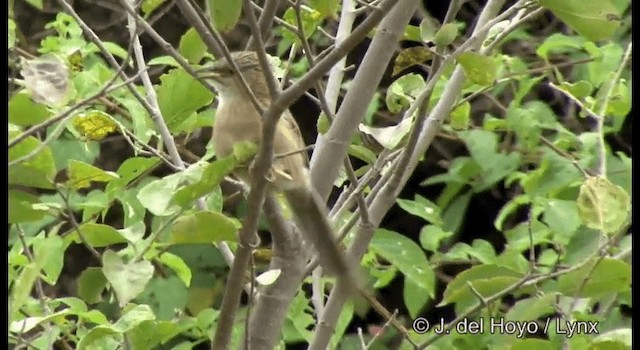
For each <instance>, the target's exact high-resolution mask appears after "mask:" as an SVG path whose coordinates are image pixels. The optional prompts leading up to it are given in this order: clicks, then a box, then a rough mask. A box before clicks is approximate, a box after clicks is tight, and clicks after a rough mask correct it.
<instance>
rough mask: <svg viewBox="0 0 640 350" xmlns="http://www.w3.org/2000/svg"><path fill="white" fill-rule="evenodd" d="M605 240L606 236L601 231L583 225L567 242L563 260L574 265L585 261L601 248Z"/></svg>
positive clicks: (568, 264)
mask: <svg viewBox="0 0 640 350" xmlns="http://www.w3.org/2000/svg"><path fill="white" fill-rule="evenodd" d="M603 240H604V236H603V235H602V234H601V233H600V232H598V231H596V230H593V229H590V228H587V227H584V226H582V227H581V228H580V229H578V231H577V232H576V233H575V234H574V235H573V237H571V240H569V242H568V243H567V246H566V247H565V252H566V253H565V256H564V258H563V260H562V262H563V263H564V264H567V266H572V265H575V264H578V263H580V262H582V261H584V260H585V259H587V258H589V257H591V256H593V255H594V254H595V253H596V252H597V251H598V249H600V245H601V244H603V243H604V242H603Z"/></svg>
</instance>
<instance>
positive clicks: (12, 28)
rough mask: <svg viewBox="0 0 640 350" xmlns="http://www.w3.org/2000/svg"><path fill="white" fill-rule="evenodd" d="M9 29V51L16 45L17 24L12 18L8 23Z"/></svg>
mask: <svg viewBox="0 0 640 350" xmlns="http://www.w3.org/2000/svg"><path fill="white" fill-rule="evenodd" d="M8 28H9V46H8V48H9V50H11V49H12V48H13V47H14V46H15V45H16V22H14V21H13V20H12V19H11V18H9V23H8Z"/></svg>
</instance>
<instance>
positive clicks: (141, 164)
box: [105, 157, 160, 196]
mask: <svg viewBox="0 0 640 350" xmlns="http://www.w3.org/2000/svg"><path fill="white" fill-rule="evenodd" d="M159 163H160V159H158V158H156V157H151V158H143V157H132V158H128V159H127V160H125V161H124V162H123V163H122V164H120V167H119V168H118V171H116V173H117V174H118V178H116V179H113V180H111V181H109V183H108V184H107V187H106V189H105V192H106V193H107V194H108V195H109V196H112V195H114V194H115V193H117V192H119V191H120V190H122V189H124V188H125V186H127V185H128V184H129V183H131V181H133V180H135V179H136V178H138V177H139V176H141V175H143V174H144V173H145V172H146V171H147V170H149V169H151V168H152V167H154V166H156V165H157V164H159Z"/></svg>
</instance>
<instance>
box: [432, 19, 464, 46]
mask: <svg viewBox="0 0 640 350" xmlns="http://www.w3.org/2000/svg"><path fill="white" fill-rule="evenodd" d="M457 37H458V25H457V24H455V23H447V24H445V25H443V26H442V27H440V29H438V32H436V34H435V36H434V37H433V43H434V44H436V46H437V47H446V46H447V45H449V44H451V43H452V42H453V41H454V40H456V38H457Z"/></svg>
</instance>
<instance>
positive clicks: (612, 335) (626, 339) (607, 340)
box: [589, 328, 633, 350]
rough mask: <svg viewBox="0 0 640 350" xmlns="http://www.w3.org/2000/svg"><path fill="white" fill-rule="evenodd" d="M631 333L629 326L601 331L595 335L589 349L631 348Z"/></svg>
mask: <svg viewBox="0 0 640 350" xmlns="http://www.w3.org/2000/svg"><path fill="white" fill-rule="evenodd" d="M632 335H633V331H632V329H631V328H619V329H614V330H611V331H608V332H606V333H602V334H600V335H598V336H596V337H595V339H594V340H593V343H592V345H591V347H590V348H589V350H605V349H631V347H632Z"/></svg>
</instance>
